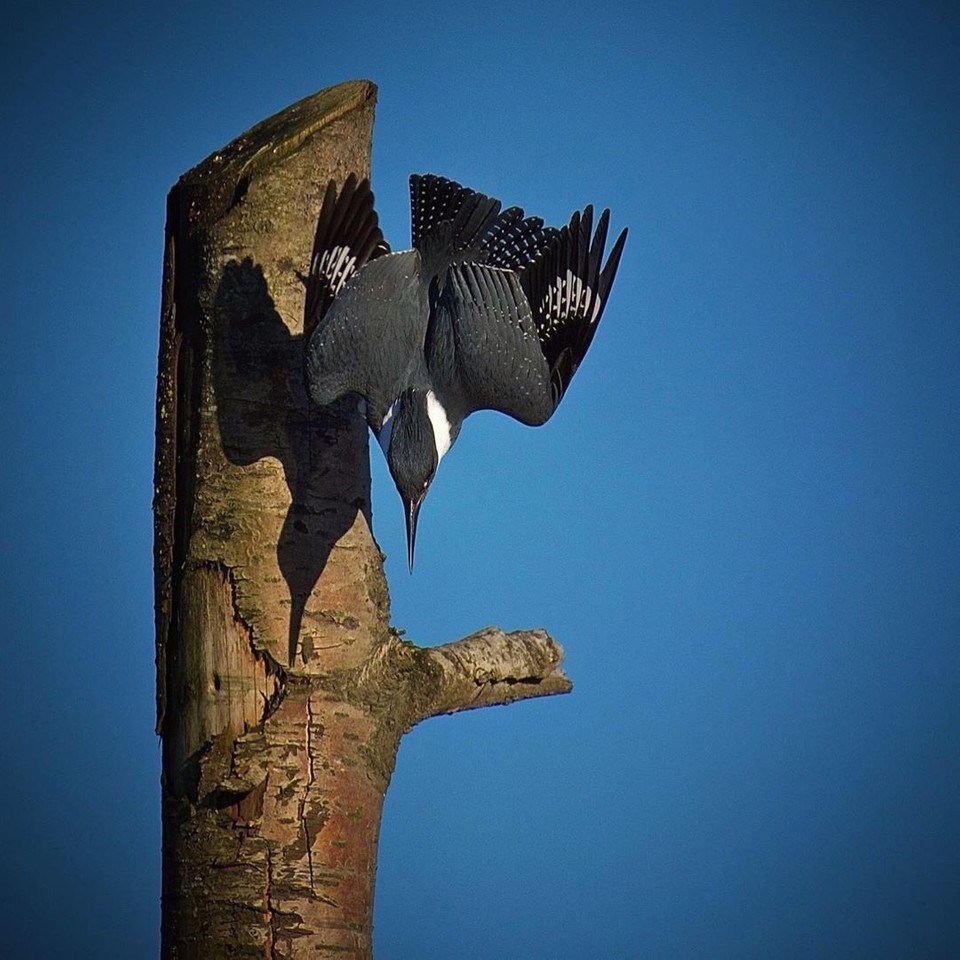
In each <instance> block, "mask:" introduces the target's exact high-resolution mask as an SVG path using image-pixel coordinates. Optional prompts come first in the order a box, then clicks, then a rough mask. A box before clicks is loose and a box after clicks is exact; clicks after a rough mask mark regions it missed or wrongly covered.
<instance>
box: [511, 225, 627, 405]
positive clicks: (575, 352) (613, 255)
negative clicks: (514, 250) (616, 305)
mask: <svg viewBox="0 0 960 960" xmlns="http://www.w3.org/2000/svg"><path fill="white" fill-rule="evenodd" d="M609 220H610V211H609V210H604V211H603V213H602V214H601V216H600V220H599V222H598V223H597V228H596V231H595V232H594V231H593V208H592V207H590V206H588V207H586V208H585V209H584V210H583V212H582V213H580V212H579V211H578V212H576V213H574V215H573V216H572V217H571V219H570V223H569V224H568V225H567V226H565V227H564V228H563V229H562V230H560V231H558V233H557V235H556V237H554V238H553V240H552V242H550V243H549V245H548V246H547V248H546V249H545V250H544V252H543V253H542V254H541V255H540V256H539V257H538V258H537V259H535V260H534V261H533V262H531V263H530V264H529V265H528V266H527V267H525V268H524V269H522V270H521V271H520V284H521V287H522V288H523V291H524V293H525V295H526V297H527V299H528V300H529V302H530V305H531V307H532V310H533V317H534V321H535V323H536V328H537V334H538V336H539V338H540V345H541V347H542V349H543V355H544V357H545V358H546V361H547V364H548V365H549V368H550V380H551V390H552V395H553V402H554V406H556V404H558V403H559V402H560V400H561V399H562V397H563V395H564V393H565V392H566V389H567V387H568V386H569V385H570V380H571V378H572V377H573V375H574V374H575V373H576V372H577V368H578V367H579V366H580V363H581V361H582V360H583V358H584V356H585V354H586V352H587V350H588V348H589V347H590V344H591V342H592V341H593V337H594V334H595V333H596V331H597V325H598V324H599V322H600V318H601V316H602V315H603V310H604V307H605V306H606V304H607V299H608V297H609V295H610V288H611V286H612V285H613V280H614V277H615V276H616V273H617V267H618V266H619V264H620V256H621V254H622V253H623V245H624V243H625V242H626V238H627V231H626V229H624V230H623V231H622V232H621V234H620V235H619V236H618V237H617V240H616V242H615V243H614V245H613V247H612V248H611V250H610V254H609V256H608V257H607V261H606V263H605V264H603V251H604V246H605V245H606V240H607V230H608V225H609ZM591 235H592V236H591ZM601 264H602V266H601Z"/></svg>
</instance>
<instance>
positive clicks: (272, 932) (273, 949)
mask: <svg viewBox="0 0 960 960" xmlns="http://www.w3.org/2000/svg"><path fill="white" fill-rule="evenodd" d="M272 889H273V854H271V853H270V848H269V847H267V869H266V877H265V880H264V886H263V904H264V907H265V915H264V919H265V920H266V922H267V942H266V953H265V957H266V960H277V932H276V928H275V927H274V918H273V903H272V900H271V891H272Z"/></svg>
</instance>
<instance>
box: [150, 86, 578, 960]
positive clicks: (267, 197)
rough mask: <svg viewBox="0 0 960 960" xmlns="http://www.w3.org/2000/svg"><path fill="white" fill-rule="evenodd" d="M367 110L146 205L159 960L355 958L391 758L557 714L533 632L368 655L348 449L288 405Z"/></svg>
mask: <svg viewBox="0 0 960 960" xmlns="http://www.w3.org/2000/svg"><path fill="white" fill-rule="evenodd" d="M375 98H376V88H375V87H374V86H373V84H371V83H368V82H364V81H358V82H352V83H346V84H341V85H340V86H338V87H334V88H331V89H329V90H325V91H322V92H321V93H319V94H316V95H314V96H312V97H308V98H306V99H305V100H302V101H300V102H299V103H296V104H294V105H293V106H291V107H289V108H287V109H286V110H284V111H282V112H281V113H279V114H277V115H276V116H275V117H271V118H270V119H268V120H266V121H264V122H263V123H261V124H258V125H257V126H256V127H254V128H253V129H252V130H250V131H248V132H247V133H246V134H244V135H243V136H241V137H239V138H238V139H237V140H235V141H233V142H232V143H231V144H230V145H229V146H227V147H226V148H224V149H223V150H221V151H219V152H217V153H215V154H213V155H212V156H211V157H209V158H208V159H207V160H205V161H204V162H203V163H202V164H200V165H199V166H198V167H196V168H194V169H193V170H191V171H189V172H188V173H186V174H184V176H183V177H182V178H181V179H180V181H179V182H178V183H177V184H176V186H175V187H174V188H173V190H172V191H171V192H170V196H169V198H168V208H167V231H166V249H165V258H164V278H163V306H162V314H161V339H160V358H159V378H158V399H157V460H156V491H155V504H154V506H155V515H156V538H155V546H156V557H155V560H156V621H157V706H158V720H157V723H158V731H159V732H160V733H161V734H162V738H163V830H164V842H163V847H164V848H163V921H162V954H163V956H164V957H165V958H168V960H172V958H177V960H187V958H190V960H194V958H197V960H199V958H203V960H216V958H220V957H251V958H252V957H260V958H263V957H266V958H268V960H269V958H297V957H311V958H325V957H326V958H332V957H337V958H341V960H342V958H367V957H370V956H371V915H372V903H373V885H374V877H375V872H376V851H377V839H378V831H379V825H380V814H381V809H382V805H383V798H384V794H385V792H386V789H387V785H388V783H389V779H390V775H391V772H392V770H393V765H394V761H395V757H396V753H397V747H398V744H399V740H400V737H401V736H402V735H403V733H404V732H405V731H406V730H409V729H410V728H411V727H412V726H413V725H414V724H416V723H417V722H419V721H420V720H423V719H425V718H426V717H429V716H433V715H436V714H439V713H449V712H454V711H457V710H462V709H469V708H471V707H478V706H487V705H490V704H497V703H509V702H511V701H513V700H516V699H520V698H523V697H531V696H542V695H545V694H551V693H562V692H566V691H568V690H569V689H570V686H571V685H570V682H569V680H568V679H567V678H566V676H565V675H564V673H563V671H562V670H561V668H560V662H561V659H562V650H561V649H560V647H559V646H558V645H557V644H556V643H555V642H554V641H553V640H552V639H551V638H550V637H549V636H548V635H547V634H546V633H544V632H542V631H526V632H517V633H512V634H505V633H503V632H502V631H500V630H498V629H496V628H488V629H487V630H484V631H481V632H480V633H478V634H475V635H473V636H472V637H468V638H466V639H464V640H461V641H459V642H457V643H453V644H448V645H446V646H443V647H438V648H434V649H421V648H419V647H417V646H415V645H414V644H412V643H409V642H407V641H404V640H401V639H400V638H399V637H398V636H397V634H396V632H394V631H392V630H391V628H390V626H389V623H390V608H389V595H388V591H387V584H386V581H385V578H384V573H383V563H382V556H381V554H380V551H379V548H378V547H377V545H376V542H375V541H374V538H373V534H372V531H371V515H370V473H369V461H368V448H367V430H366V425H365V423H364V421H363V419H362V418H361V417H360V416H359V414H358V413H357V411H356V405H355V404H354V403H352V402H349V401H344V402H343V403H340V404H337V405H334V406H333V407H331V408H326V409H322V410H319V409H317V408H315V407H313V406H311V405H310V404H308V402H307V397H306V392H305V390H304V385H303V343H302V329H303V298H304V288H303V283H302V276H303V274H305V273H306V271H307V268H308V259H309V255H310V249H311V243H312V236H313V229H314V225H315V222H316V217H317V214H318V211H319V204H320V199H321V197H322V193H323V189H324V187H325V185H326V183H327V181H328V179H330V178H331V177H334V178H336V179H338V180H341V181H342V180H343V179H344V178H345V177H346V176H347V175H348V174H349V173H351V172H355V173H357V174H359V175H360V176H366V175H368V173H369V156H370V143H371V135H372V125H373V112H374V103H375Z"/></svg>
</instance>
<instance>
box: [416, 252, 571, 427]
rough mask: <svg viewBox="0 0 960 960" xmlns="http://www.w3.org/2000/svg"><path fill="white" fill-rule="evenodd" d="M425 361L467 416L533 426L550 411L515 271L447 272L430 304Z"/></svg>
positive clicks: (546, 375)
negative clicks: (481, 413)
mask: <svg viewBox="0 0 960 960" xmlns="http://www.w3.org/2000/svg"><path fill="white" fill-rule="evenodd" d="M426 358H427V368H428V370H429V371H430V375H431V377H432V379H433V381H434V383H435V384H436V385H437V387H438V389H439V390H440V391H441V392H442V393H443V394H444V395H445V396H446V397H447V398H449V399H450V400H452V401H453V403H455V404H456V406H458V407H459V408H460V409H461V410H462V411H463V412H464V415H465V416H466V415H467V414H470V413H472V412H474V411H475V410H498V411H500V412H501V413H505V414H507V415H508V416H511V417H514V418H515V419H517V420H519V421H521V423H526V424H530V425H531V426H536V425H538V424H541V423H543V422H544V421H546V420H547V419H548V418H549V416H550V414H551V413H553V407H554V405H553V401H552V397H551V393H550V370H549V368H548V366H547V363H546V361H545V359H544V356H543V352H542V350H541V349H540V342H539V339H538V337H537V329H536V326H535V324H534V321H533V316H532V314H531V311H530V304H529V303H528V302H527V298H526V297H525V296H524V294H523V290H522V289H521V288H520V282H519V280H518V279H517V275H516V274H515V273H514V272H513V271H512V270H503V269H500V268H498V267H491V266H488V265H485V264H477V263H463V264H459V265H456V266H454V267H451V268H450V270H449V271H448V272H447V277H446V282H445V284H444V286H443V288H442V289H441V290H440V292H439V294H438V296H437V298H436V302H435V303H434V305H433V310H432V316H431V322H430V326H429V328H428V332H427V341H426ZM441 399H443V397H441Z"/></svg>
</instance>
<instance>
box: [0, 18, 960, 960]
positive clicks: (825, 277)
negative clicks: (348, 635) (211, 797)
mask: <svg viewBox="0 0 960 960" xmlns="http://www.w3.org/2000/svg"><path fill="white" fill-rule="evenodd" d="M0 45H2V53H3V64H4V66H3V78H4V83H3V86H2V89H0V96H2V102H3V115H4V117H5V118H6V123H5V131H6V136H5V138H4V142H3V144H2V146H0V164H2V166H0V170H2V174H3V180H4V183H5V185H6V189H5V190H4V202H3V204H2V206H0V216H2V218H3V229H2V231H0V243H2V250H0V253H2V256H0V270H2V282H3V289H4V293H5V307H6V309H5V310H4V314H5V320H6V322H5V325H4V332H5V340H4V349H3V351H2V352H0V364H2V370H0V403H2V406H0V410H2V412H3V420H2V427H3V442H4V449H5V450H6V457H5V463H6V469H5V470H4V471H3V473H2V479H0V483H2V485H3V491H2V492H3V497H2V501H0V502H2V511H3V516H2V527H0V529H2V531H3V544H4V549H3V551H2V554H0V565H2V578H3V579H2V582H3V584H4V589H3V591H2V595H3V600H2V608H0V609H2V614H3V624H4V630H3V639H2V641H0V642H2V648H3V651H4V658H3V660H4V664H5V669H4V671H3V679H2V680H0V684H2V688H0V723H2V729H3V731H4V736H3V738H2V746H0V762H2V768H3V770H4V771H5V776H4V778H3V779H4V784H5V785H4V788H3V790H2V791H0V817H2V822H3V823H4V824H5V826H6V832H5V841H4V844H3V847H4V851H3V864H4V869H3V871H2V872H3V878H2V879H0V887H2V888H4V891H3V896H2V897H0V920H2V925H3V929H4V944H5V949H7V950H8V951H9V955H10V956H31V957H37V958H46V957H50V958H59V957H64V956H71V957H80V958H86V957H97V956H108V955H109V956H116V957H131V958H139V957H148V956H153V955H155V954H156V950H157V943H158V932H157V931H158V924H159V884H160V829H159V785H158V777H159V758H160V755H159V749H158V745H157V742H156V739H155V737H154V735H153V732H152V727H153V683H154V676H153V636H152V627H153V621H152V572H151V536H152V531H151V517H150V497H151V476H152V455H153V391H154V377H155V368H156V348H157V329H158V312H159V292H160V265H161V255H162V234H163V216H164V198H165V195H166V192H167V190H168V189H169V187H170V186H171V185H172V184H173V183H174V181H175V180H176V179H177V177H178V176H179V175H180V174H181V173H182V172H184V171H185V170H186V169H188V168H189V167H191V166H193V165H194V164H196V163H197V162H199V161H200V160H202V159H203V158H204V157H205V156H207V155H208V154H209V153H210V152H212V151H213V150H215V149H217V148H219V147H221V146H223V145H224V144H226V143H227V142H228V141H229V140H231V139H232V138H233V137H235V136H236V135H238V134H239V133H241V132H243V131H244V130H246V129H247V128H248V127H250V126H251V125H253V124H254V123H256V122H257V121H259V120H261V119H263V118H264V117H266V116H268V115H270V114H272V113H274V112H275V111H277V110H279V109H282V108H283V107H284V106H286V105H287V104H289V103H291V102H293V101H294V100H297V99H299V98H300V97H302V96H305V95H307V94H309V93H312V92H314V91H316V90H319V89H321V88H323V87H326V86H329V85H331V84H334V83H337V82H340V81H342V80H347V79H356V78H369V79H372V80H374V81H376V82H377V83H378V84H379V86H380V99H379V108H378V120H377V127H376V133H375V139H374V157H373V177H374V188H375V190H376V191H377V197H378V207H379V210H380V213H381V221H382V224H383V226H384V230H385V232H386V234H387V236H388V238H389V239H390V240H391V242H392V244H393V246H394V247H395V248H399V247H402V246H404V245H405V244H406V242H407V241H408V238H409V222H408V200H407V177H408V175H409V174H410V173H411V172H413V171H419V172H428V171H429V172H435V173H440V174H443V175H446V176H449V177H452V178H455V179H458V180H460V181H462V182H464V183H467V184H469V185H471V186H473V187H475V188H477V189H481V190H484V191H485V192H488V193H491V194H494V195H496V196H499V197H501V198H502V199H503V200H504V201H505V203H507V204H513V203H517V204H520V205H522V206H524V207H525V208H526V209H527V211H528V212H530V213H537V214H540V215H542V216H544V217H545V218H547V220H548V221H550V222H554V223H560V222H562V221H564V220H566V218H567V217H568V216H569V214H570V212H571V211H572V210H573V209H574V208H576V207H579V206H582V205H583V204H584V203H587V202H593V203H595V204H597V205H599V206H609V207H610V208H611V209H612V223H613V226H614V227H615V228H617V229H619V227H621V226H623V225H628V226H629V227H630V231H631V232H630V239H629V241H628V245H627V248H626V252H625V254H624V258H623V262H622V264H621V268H620V274H619V277H618V280H617V283H616V286H615V288H614V292H613V297H612V299H611V303H610V306H609V308H608V310H607V312H606V314H605V316H604V320H603V324H602V326H601V330H600V332H599V335H598V336H597V339H596V341H595V343H594V345H593V347H592V348H591V352H590V354H589V355H588V358H587V361H586V362H585V364H584V366H583V367H582V369H581V370H580V372H579V373H578V375H577V378H576V379H575V381H574V383H573V386H572V388H571V390H570V391H569V393H568V394H567V397H566V398H565V400H564V403H563V405H562V407H561V408H560V410H559V411H558V413H557V414H556V416H555V417H554V418H553V420H551V422H550V423H549V424H548V425H547V426H545V427H544V428H542V429H539V430H529V429H526V428H523V427H521V426H520V425H518V424H516V423H513V422H512V421H509V420H507V419H506V418H502V417H497V416H495V415H493V414H481V415H478V416H476V417H474V418H472V419H471V421H470V422H469V423H468V424H467V428H466V429H465V430H464V433H463V434H462V436H461V439H460V440H459V441H458V444H457V447H456V449H455V451H454V452H453V453H452V454H451V455H450V456H449V457H448V458H447V459H446V460H445V461H444V464H443V466H442V468H441V471H440V473H439V475H438V478H437V482H436V483H435V485H434V488H433V491H432V492H431V494H430V498H429V500H428V501H427V502H426V504H425V506H424V510H423V513H422V516H421V525H420V534H419V537H418V547H417V571H416V574H415V575H414V576H413V577H412V578H411V577H409V576H408V575H407V573H406V570H405V562H404V560H405V558H404V549H403V519H402V513H401V509H400V502H399V499H398V498H397V496H396V493H395V491H394V489H393V486H392V484H391V482H390V479H389V476H388V474H387V472H386V470H385V468H384V465H383V463H382V458H380V454H379V452H378V451H377V450H376V449H374V451H373V453H374V457H373V459H374V486H375V491H374V495H375V501H374V511H375V524H376V533H377V537H378V540H379V542H380V544H381V546H382V547H383V549H384V550H385V551H386V552H387V554H388V555H389V560H388V573H389V575H390V578H391V582H392V590H393V605H394V621H395V623H396V624H397V625H398V626H401V627H403V628H404V629H406V630H407V632H408V634H409V636H411V637H412V638H413V639H416V640H417V641H419V642H421V643H427V644H434V643H441V642H446V641H449V640H453V639H456V638H459V637H461V636H463V635H465V634H468V633H470V632H472V631H473V630H475V629H477V628H479V627H481V626H483V625H485V624H488V623H496V624H499V625H501V626H503V627H504V628H516V627H522V626H541V625H542V626H546V627H547V628H548V629H550V630H551V632H552V633H553V634H554V635H555V636H556V637H557V638H558V639H559V640H560V641H561V642H562V643H563V644H564V646H565V648H566V651H567V667H568V672H569V673H570V675H571V676H572V677H573V679H574V681H575V684H576V689H575V691H574V693H573V695H572V696H569V697H558V698H553V699H552V700H549V701H547V700H545V701H534V702H530V703H525V704H520V705H516V706H514V707H511V708H510V709H497V710H487V711H476V712H474V713H469V714H464V715H462V716H458V717H453V718H440V719H436V720H432V721H429V722H427V723H425V724H424V725H422V726H421V727H420V728H418V729H416V730H415V731H414V732H413V733H412V734H411V735H409V736H408V737H407V738H406V739H405V741H404V743H403V745H402V747H401V751H400V756H399V761H398V765H397V771H396V774H395V776H394V781H393V784H392V786H391V789H390V793H389V795H388V799H387V805H386V811H385V817H384V824H383V834H382V840H381V861H380V870H379V876H378V889H377V907H376V928H375V941H376V948H377V957H378V960H401V958H403V960H406V958H411V957H416V958H419V960H434V958H436V960H440V958H444V960H446V958H450V957H458V958H461V960H473V958H477V960H480V958H485V960H486V958H492V957H509V958H516V960H527V958H529V960H533V958H538V960H539V958H545V957H550V958H558V960H568V958H570V960H573V958H578V960H579V958H583V957H598V958H604V960H606V958H609V960H635V958H655V960H660V958H664V960H672V958H700V957H703V958H711V960H713V958H725V957H729V958H751V957H756V958H766V957H778V958H788V960H789V958H809V957H842V958H856V957H864V958H872V960H874V958H887V957H889V958H902V957H916V958H939V957H947V956H954V955H956V954H957V953H960V914H958V912H957V910H956V905H957V903H960V818H958V816H957V799H956V798H957V796H958V795H960V749H958V747H960V744H958V739H960V738H958V733H960V729H958V728H960V710H958V698H957V689H958V682H960V648H958V638H960V496H958V489H960V416H958V414H960V269H958V253H960V202H958V189H957V188H958V185H960V184H958V171H960V124H958V119H957V117H958V113H957V105H958V103H960V70H958V63H960V17H958V14H957V10H956V7H955V5H951V4H933V3H917V4H912V5H906V4H892V3H884V2H878V3H871V4H856V3H850V4H826V3H824V4H814V3H778V2H772V3H771V2H763V3H746V2H744V3H705V2H703V3H661V2H651V3H638V4H635V5H633V6H632V7H631V6H630V5H625V4H614V3H610V2H607V0H598V2H595V3H592V4H573V3H566V2H563V0H558V2H556V3H552V4H539V3H533V4H527V5H525V6H523V8H522V9H517V7H516V5H514V4H507V3H500V2H494V3H488V4H484V5H476V6H461V7H451V6H450V5H449V4H439V3H411V4H407V5H399V4H378V3H372V4H367V5H364V6H363V8H362V9H360V10H356V11H354V10H351V9H349V8H346V7H344V6H343V5H333V4H323V3H316V4H307V3H287V4H281V3H278V4H275V5H268V4H253V3H248V2H244V0H239V2H234V3H231V4H222V3H209V4H202V5H187V4H180V3H171V4H165V5H146V4H139V3H129V4H120V3H116V4H107V3H99V4H98V3H94V4H92V5H88V6H86V7H79V6H78V7H76V8H74V9H70V10H65V9H61V7H60V6H59V5H44V4H42V3H40V4H35V5H30V6H28V5H26V4H20V3H17V4H15V6H14V10H13V12H12V13H8V14H7V23H6V29H5V31H4V34H3V36H2V37H0ZM40 939H42V943H39V944H38V940H40Z"/></svg>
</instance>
